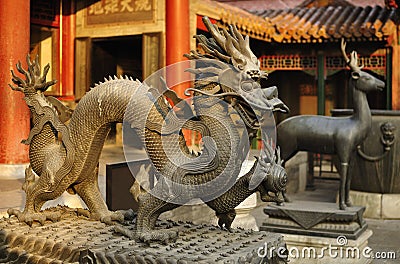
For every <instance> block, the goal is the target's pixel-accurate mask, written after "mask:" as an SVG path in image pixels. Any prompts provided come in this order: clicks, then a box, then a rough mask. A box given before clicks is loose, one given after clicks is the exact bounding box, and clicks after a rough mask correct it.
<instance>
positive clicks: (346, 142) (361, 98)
mask: <svg viewBox="0 0 400 264" xmlns="http://www.w3.org/2000/svg"><path fill="white" fill-rule="evenodd" d="M341 50H342V53H343V57H344V58H345V60H346V63H347V65H348V66H349V67H350V69H351V71H352V72H351V77H350V80H349V87H351V89H352V91H353V106H354V112H353V115H352V116H349V117H327V116H313V115H301V116H294V117H291V118H288V119H286V120H284V121H282V122H281V123H280V124H279V125H278V126H277V135H278V141H277V142H278V145H279V146H280V148H281V155H282V159H283V160H285V161H287V160H289V159H290V158H291V157H293V156H294V155H295V154H296V153H297V152H298V151H309V152H314V153H321V154H336V155H337V156H338V158H339V161H340V168H339V173H340V188H339V207H340V209H342V210H344V209H346V207H347V206H351V202H350V197H349V191H350V182H351V175H348V166H349V161H350V158H351V156H352V155H355V154H356V153H357V146H359V145H360V144H361V143H362V142H363V141H364V139H365V138H366V137H367V134H368V131H369V130H370V128H371V111H370V109H369V105H368V101H367V96H366V93H367V92H370V91H376V90H382V89H383V88H384V86H385V83H384V82H382V81H381V80H378V79H377V78H375V77H373V76H372V75H370V74H368V73H366V72H363V71H361V69H362V67H363V66H361V67H360V66H358V59H357V53H356V52H355V51H353V52H352V53H351V55H350V58H349V57H348V56H347V55H346V51H345V50H346V43H345V42H344V40H342V43H341Z"/></svg>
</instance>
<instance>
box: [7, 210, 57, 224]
mask: <svg viewBox="0 0 400 264" xmlns="http://www.w3.org/2000/svg"><path fill="white" fill-rule="evenodd" d="M7 214H8V215H9V217H11V216H13V215H14V216H16V217H17V218H18V220H19V221H20V222H25V223H26V224H27V225H29V226H32V225H33V223H34V222H38V223H39V224H40V225H44V224H45V223H46V220H51V221H53V222H54V221H57V220H59V219H60V217H61V215H60V214H59V213H54V212H44V211H42V212H38V213H36V212H29V211H23V212H21V211H20V210H16V209H12V208H11V209H8V210H7Z"/></svg>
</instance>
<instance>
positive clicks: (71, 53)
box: [61, 0, 75, 101]
mask: <svg viewBox="0 0 400 264" xmlns="http://www.w3.org/2000/svg"><path fill="white" fill-rule="evenodd" d="M62 12H63V13H62V28H61V32H62V57H61V95H62V97H63V98H62V99H63V100H71V101H73V100H74V86H75V83H74V72H75V1H74V0H71V1H62Z"/></svg>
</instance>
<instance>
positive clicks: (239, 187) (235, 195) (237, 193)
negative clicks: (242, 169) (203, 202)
mask: <svg viewBox="0 0 400 264" xmlns="http://www.w3.org/2000/svg"><path fill="white" fill-rule="evenodd" d="M254 168H255V166H253V168H252V169H251V170H250V171H249V172H247V173H246V174H245V175H243V176H242V177H240V178H239V179H238V180H237V181H236V182H235V184H234V185H233V186H232V187H231V188H230V189H229V190H228V191H227V192H225V193H224V194H222V195H221V196H220V197H218V199H215V200H212V201H210V202H208V203H207V204H208V205H209V206H210V207H211V208H213V209H214V210H215V211H216V213H217V214H224V213H227V212H229V211H231V210H233V209H235V207H237V206H238V205H239V204H240V203H242V202H243V201H244V200H246V199H247V198H248V197H249V196H250V195H252V194H253V193H255V192H256V191H257V190H258V188H255V189H253V190H250V189H249V182H250V178H251V177H252V175H253V173H254Z"/></svg>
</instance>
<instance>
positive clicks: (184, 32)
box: [166, 0, 191, 97]
mask: <svg viewBox="0 0 400 264" xmlns="http://www.w3.org/2000/svg"><path fill="white" fill-rule="evenodd" d="M190 39H191V36H190V17H189V0H166V63H167V65H171V64H174V63H177V62H180V61H185V60H187V59H186V58H185V57H183V54H185V53H189V51H190ZM187 67H189V64H183V65H182V67H178V68H177V70H176V71H174V75H175V76H168V83H173V80H172V79H173V78H178V79H176V80H182V79H186V78H188V76H190V75H188V74H187V73H184V70H185V68H187ZM170 78H172V79H170ZM189 87H190V84H189V83H183V84H181V85H177V86H175V87H172V89H174V90H175V91H176V92H177V93H178V95H179V96H181V97H185V96H184V91H185V89H186V88H189Z"/></svg>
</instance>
